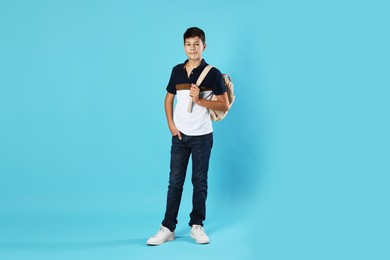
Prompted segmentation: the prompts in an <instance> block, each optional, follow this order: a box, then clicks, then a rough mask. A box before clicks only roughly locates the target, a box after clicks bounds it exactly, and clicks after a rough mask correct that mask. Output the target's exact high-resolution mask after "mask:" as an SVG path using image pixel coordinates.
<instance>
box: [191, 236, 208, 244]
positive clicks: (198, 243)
mask: <svg viewBox="0 0 390 260" xmlns="http://www.w3.org/2000/svg"><path fill="white" fill-rule="evenodd" d="M191 237H192V238H193V239H195V241H196V243H198V244H202V245H204V244H209V243H210V241H207V242H200V241H198V240H196V238H195V236H194V235H193V234H191Z"/></svg>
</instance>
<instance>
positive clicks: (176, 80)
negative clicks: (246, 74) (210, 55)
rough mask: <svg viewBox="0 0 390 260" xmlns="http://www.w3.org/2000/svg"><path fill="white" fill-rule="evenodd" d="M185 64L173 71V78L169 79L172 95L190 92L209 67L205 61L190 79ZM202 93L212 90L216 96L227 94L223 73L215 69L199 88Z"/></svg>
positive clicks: (179, 65) (168, 89) (194, 70)
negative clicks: (180, 91) (192, 85)
mask: <svg viewBox="0 0 390 260" xmlns="http://www.w3.org/2000/svg"><path fill="white" fill-rule="evenodd" d="M187 61H188V60H186V61H185V62H184V63H181V64H178V65H176V66H175V67H173V69H172V73H171V78H170V79H169V83H168V86H167V91H168V92H169V93H171V94H174V95H176V93H177V91H178V90H185V89H187V90H189V89H190V88H191V84H196V81H197V80H198V78H199V76H200V74H201V73H202V71H203V69H204V68H205V67H206V66H207V65H208V64H207V63H206V61H205V60H204V59H203V60H202V62H201V64H200V65H199V66H198V67H197V68H195V69H193V70H192V72H191V74H190V77H188V75H187V71H186V68H185V64H186V63H187ZM199 88H200V91H201V92H202V91H206V90H211V91H212V92H213V94H214V95H222V94H223V93H225V92H226V87H225V84H224V82H223V78H222V74H221V72H220V71H219V70H218V69H217V68H215V67H213V68H212V69H211V70H210V71H209V73H207V76H206V77H205V78H204V80H203V82H202V84H201V85H200V86H199Z"/></svg>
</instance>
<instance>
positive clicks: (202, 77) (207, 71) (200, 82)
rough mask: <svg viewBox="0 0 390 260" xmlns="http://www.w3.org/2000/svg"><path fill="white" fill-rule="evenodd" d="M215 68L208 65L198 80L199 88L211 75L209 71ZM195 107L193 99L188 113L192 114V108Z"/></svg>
mask: <svg viewBox="0 0 390 260" xmlns="http://www.w3.org/2000/svg"><path fill="white" fill-rule="evenodd" d="M212 67H213V66H211V65H207V66H206V67H205V68H204V69H203V71H202V73H201V74H200V76H199V78H198V80H197V81H196V85H197V86H198V87H199V86H200V84H202V81H203V80H204V78H205V77H206V76H207V73H209V71H210V70H211V68H212ZM193 105H194V102H193V101H192V99H191V100H190V102H189V104H188V108H187V112H188V113H191V112H192V106H193Z"/></svg>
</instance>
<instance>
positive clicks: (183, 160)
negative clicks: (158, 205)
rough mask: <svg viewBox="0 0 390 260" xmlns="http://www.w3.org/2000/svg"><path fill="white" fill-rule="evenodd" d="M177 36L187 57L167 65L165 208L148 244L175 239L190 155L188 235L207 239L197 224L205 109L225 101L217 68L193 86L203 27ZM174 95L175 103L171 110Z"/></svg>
mask: <svg viewBox="0 0 390 260" xmlns="http://www.w3.org/2000/svg"><path fill="white" fill-rule="evenodd" d="M183 38H184V51H185V53H186V55H187V58H188V59H187V60H186V61H185V62H184V63H182V64H179V65H177V66H175V67H174V68H173V70H172V73H171V77H170V80H169V83H168V86H167V88H166V89H167V94H166V96H165V101H164V107H165V114H166V118H167V121H168V127H169V130H170V131H171V134H172V146H171V161H170V175H169V185H168V194H167V205H166V211H165V216H164V220H163V221H162V224H161V228H160V230H159V231H158V232H157V233H156V234H155V235H154V236H152V237H151V238H149V239H148V240H147V244H148V245H160V244H162V243H164V242H167V241H171V240H174V239H175V233H174V231H175V229H176V224H177V215H178V212H179V206H180V201H181V197H182V192H183V185H184V180H185V176H186V170H187V165H188V161H189V158H190V155H191V156H192V184H193V187H194V189H193V194H192V212H191V214H190V222H189V225H190V227H191V237H192V238H194V239H195V241H196V242H197V243H200V244H207V243H209V242H210V239H209V237H208V236H207V234H206V233H205V231H204V229H203V221H204V220H205V219H206V197H207V189H208V184H207V175H208V168H209V159H210V154H211V148H212V146H213V128H212V123H211V119H210V114H209V111H208V109H216V110H224V111H227V110H228V109H229V101H228V97H227V94H226V88H225V85H224V83H223V79H222V75H221V72H220V71H219V70H218V69H216V68H212V69H211V70H210V71H209V72H208V74H207V76H206V77H205V78H204V80H203V82H202V83H201V85H200V86H197V85H195V83H196V81H197V79H198V78H199V76H200V74H201V72H202V71H203V69H204V68H205V67H206V66H207V65H208V64H207V63H206V62H205V60H204V59H203V58H202V54H203V51H204V50H205V48H206V41H205V33H204V32H203V30H201V29H199V28H197V27H191V28H188V29H187V30H186V32H185V33H184V37H183ZM212 94H214V95H216V97H217V100H215V101H211V100H210V99H211V95H212ZM175 95H177V102H176V107H175V110H173V103H174V102H173V101H174V98H175ZM190 102H193V108H192V111H191V112H189V110H188V105H189V103H190Z"/></svg>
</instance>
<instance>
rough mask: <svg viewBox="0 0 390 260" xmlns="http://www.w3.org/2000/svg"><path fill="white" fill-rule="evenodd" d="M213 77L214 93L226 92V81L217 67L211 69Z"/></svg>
mask: <svg viewBox="0 0 390 260" xmlns="http://www.w3.org/2000/svg"><path fill="white" fill-rule="evenodd" d="M211 71H212V72H213V74H212V75H213V77H212V78H211V89H212V91H213V94H214V95H222V94H223V93H225V92H226V87H225V83H224V81H223V78H222V74H221V72H220V71H219V70H218V69H217V68H213V69H212V70H211Z"/></svg>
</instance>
